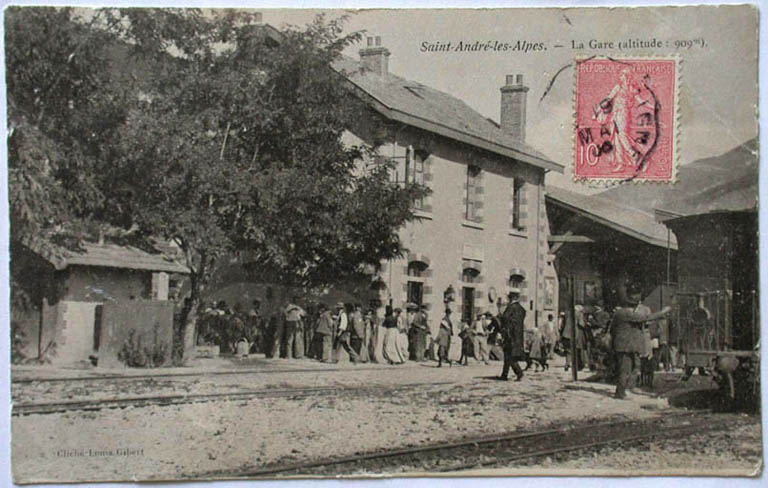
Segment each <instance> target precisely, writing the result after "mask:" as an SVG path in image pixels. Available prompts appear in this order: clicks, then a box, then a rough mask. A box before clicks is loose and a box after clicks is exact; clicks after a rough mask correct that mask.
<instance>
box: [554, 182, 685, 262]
mask: <svg viewBox="0 0 768 488" xmlns="http://www.w3.org/2000/svg"><path fill="white" fill-rule="evenodd" d="M546 198H547V199H548V200H549V201H551V202H552V203H554V204H556V205H559V206H561V207H564V208H567V209H568V210H570V211H572V212H574V213H576V214H578V215H581V216H583V217H585V218H587V219H590V220H592V221H594V222H597V223H599V224H602V225H605V226H606V227H609V228H611V229H613V230H615V231H618V232H621V233H623V234H626V235H628V236H630V237H633V238H635V239H639V240H641V241H643V242H646V243H648V244H652V245H654V246H660V247H667V238H668V237H669V245H670V248H672V249H677V239H676V238H675V236H674V234H672V235H669V233H668V231H667V228H666V227H665V226H664V225H663V224H660V223H658V222H656V219H655V218H654V215H653V214H651V213H648V212H643V211H640V210H636V209H633V208H628V207H624V206H622V205H619V204H617V203H616V202H614V201H612V200H609V199H607V198H604V197H602V196H601V195H583V194H581V193H575V192H572V191H569V190H565V189H563V188H558V187H555V186H548V187H547V188H546Z"/></svg>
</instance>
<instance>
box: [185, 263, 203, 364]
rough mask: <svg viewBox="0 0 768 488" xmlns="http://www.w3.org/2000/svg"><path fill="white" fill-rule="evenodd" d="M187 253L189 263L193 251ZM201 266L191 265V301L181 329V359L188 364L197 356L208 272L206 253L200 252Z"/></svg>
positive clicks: (186, 308)
mask: <svg viewBox="0 0 768 488" xmlns="http://www.w3.org/2000/svg"><path fill="white" fill-rule="evenodd" d="M185 254H186V255H187V263H192V260H191V253H190V252H189V251H185ZM200 254H201V259H200V266H199V268H198V269H197V270H195V269H194V267H193V266H189V267H190V269H191V270H192V272H191V273H190V275H189V279H190V288H191V290H190V293H189V301H188V302H187V304H186V306H185V307H184V310H183V313H182V317H181V323H182V327H183V330H182V331H181V339H182V352H181V361H182V364H187V363H188V362H189V361H190V360H191V359H194V357H195V346H196V345H197V340H196V339H197V316H198V311H199V310H200V293H201V292H202V281H203V280H202V277H203V274H204V273H205V272H206V266H205V253H200Z"/></svg>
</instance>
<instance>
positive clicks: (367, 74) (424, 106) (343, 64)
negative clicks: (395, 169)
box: [333, 56, 563, 173]
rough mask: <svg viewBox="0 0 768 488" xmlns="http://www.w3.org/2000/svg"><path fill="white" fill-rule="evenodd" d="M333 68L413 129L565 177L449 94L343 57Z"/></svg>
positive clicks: (553, 164)
mask: <svg viewBox="0 0 768 488" xmlns="http://www.w3.org/2000/svg"><path fill="white" fill-rule="evenodd" d="M333 68H334V69H335V70H336V71H337V72H339V73H342V74H343V75H344V76H345V77H346V78H347V79H348V80H349V81H350V83H352V85H353V86H354V87H356V88H357V89H358V91H359V93H360V94H362V95H363V98H364V99H365V100H366V101H367V102H368V103H369V104H370V105H371V106H372V107H373V108H374V109H375V110H376V111H377V112H379V113H381V114H382V115H383V116H385V117H386V118H388V119H390V120H395V121H398V122H402V123H404V124H408V125H411V126H414V127H418V128H419V129H423V130H426V131H429V132H432V133H435V134H438V135H441V136H444V137H449V138H451V139H454V140H457V141H460V142H463V143H466V144H469V145H471V146H474V147H477V148H480V149H484V150H487V151H490V152H493V153H496V154H500V155H502V156H506V157H510V158H513V159H516V160H518V161H522V162H524V163H528V164H531V165H533V166H536V167H539V168H543V169H547V170H552V171H557V172H558V173H562V172H563V166H562V165H561V164H559V163H556V162H554V161H551V160H550V159H549V158H547V157H546V156H545V155H544V154H542V153H540V152H538V151H537V150H535V149H533V148H532V147H531V146H529V145H527V144H525V143H524V142H520V141H517V140H515V139H513V138H512V137H511V136H509V135H508V134H506V133H504V132H503V131H502V130H501V129H500V128H499V126H498V125H496V124H495V123H494V122H492V121H491V120H489V119H487V118H486V117H484V116H482V115H481V114H479V113H478V112H477V111H475V110H474V109H472V108H471V107H470V106H469V105H467V104H466V103H464V102H462V101H461V100H459V99H458V98H455V97H453V96H451V95H449V94H447V93H443V92H441V91H438V90H435V89H434V88H430V87H428V86H426V85H422V84H421V83H416V82H414V81H409V80H406V79H405V78H401V77H399V76H395V75H393V74H389V73H387V74H384V75H379V74H376V73H374V72H372V71H368V70H364V69H362V65H361V64H360V63H358V62H357V61H355V60H353V59H351V58H349V57H346V56H345V57H342V58H341V59H339V60H338V61H336V62H334V64H333Z"/></svg>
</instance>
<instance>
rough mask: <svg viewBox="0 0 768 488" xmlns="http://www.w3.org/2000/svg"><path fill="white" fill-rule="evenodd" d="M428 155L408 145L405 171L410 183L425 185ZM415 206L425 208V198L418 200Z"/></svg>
mask: <svg viewBox="0 0 768 488" xmlns="http://www.w3.org/2000/svg"><path fill="white" fill-rule="evenodd" d="M426 157H427V156H426V154H424V153H422V152H421V151H418V150H417V151H414V150H413V148H412V147H410V146H409V147H408V150H407V152H406V158H405V171H406V174H407V182H408V183H414V184H416V185H422V186H423V185H424V160H425V159H426ZM414 207H415V208H417V209H421V208H423V207H424V199H423V198H420V199H418V200H416V202H415V203H414Z"/></svg>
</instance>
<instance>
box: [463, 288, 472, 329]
mask: <svg viewBox="0 0 768 488" xmlns="http://www.w3.org/2000/svg"><path fill="white" fill-rule="evenodd" d="M461 298H462V299H461V321H462V322H464V323H467V324H471V323H472V317H474V316H475V289H474V288H473V287H470V286H465V287H463V288H462V293H461Z"/></svg>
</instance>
